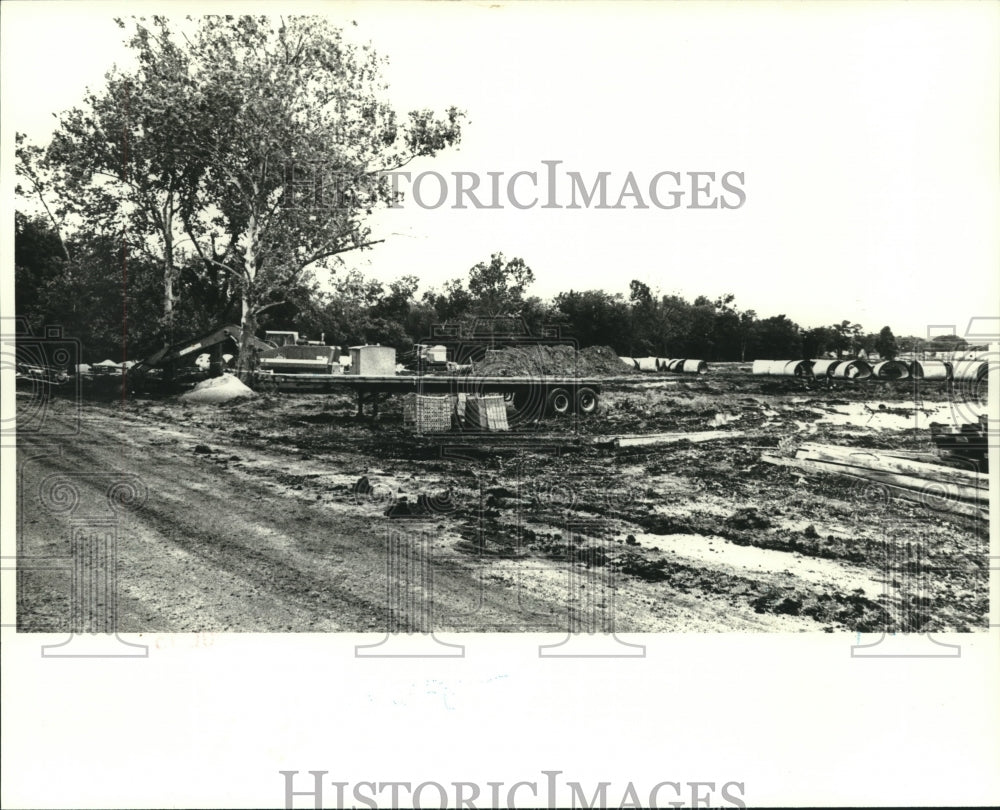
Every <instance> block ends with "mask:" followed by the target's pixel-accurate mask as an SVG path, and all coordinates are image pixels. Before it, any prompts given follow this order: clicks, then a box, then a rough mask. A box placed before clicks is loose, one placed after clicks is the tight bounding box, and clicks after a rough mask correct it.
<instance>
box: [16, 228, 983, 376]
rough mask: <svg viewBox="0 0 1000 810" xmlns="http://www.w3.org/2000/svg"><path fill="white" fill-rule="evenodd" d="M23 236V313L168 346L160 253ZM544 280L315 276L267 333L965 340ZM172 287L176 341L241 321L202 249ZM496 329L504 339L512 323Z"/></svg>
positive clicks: (852, 344)
mask: <svg viewBox="0 0 1000 810" xmlns="http://www.w3.org/2000/svg"><path fill="white" fill-rule="evenodd" d="M15 238H16V242H15V294H16V309H17V314H18V315H19V316H20V317H22V318H24V319H25V320H26V321H27V322H28V324H29V325H30V326H31V328H32V329H33V330H35V332H36V333H38V331H39V330H41V328H42V327H44V326H46V325H52V324H58V325H61V326H62V327H63V329H64V332H65V334H66V335H68V336H71V337H75V338H77V339H79V340H80V341H81V344H82V347H83V352H84V359H85V360H87V361H95V360H101V359H104V358H105V357H112V358H116V359H119V358H121V357H124V356H128V357H130V358H132V359H135V358H138V357H141V356H143V355H144V354H146V353H148V352H151V351H152V350H154V349H155V348H158V347H159V346H160V345H162V341H163V340H164V337H163V333H162V317H161V316H162V295H163V290H162V270H161V268H160V266H159V265H157V264H156V263H155V262H153V261H150V260H149V259H148V258H146V257H144V256H143V255H141V254H139V255H136V254H135V253H133V252H131V251H129V250H128V248H127V246H125V245H123V244H122V243H121V241H120V240H116V239H113V238H109V237H102V236H100V235H87V233H86V231H83V230H78V231H77V232H76V233H75V234H74V235H73V237H71V238H69V239H67V241H66V242H63V241H62V240H61V238H60V235H59V233H58V232H57V231H56V229H55V228H54V227H52V225H51V224H49V223H48V222H47V221H46V220H45V219H44V218H42V217H29V216H26V215H24V214H22V213H18V214H17V215H16V228H15ZM534 278H535V276H534V272H533V270H532V269H531V268H530V267H529V266H528V265H527V264H526V263H525V262H524V260H522V259H520V258H512V259H507V258H506V257H505V256H504V255H503V254H502V253H497V254H494V255H493V256H492V257H491V258H490V260H489V261H484V262H481V263H479V264H477V265H475V266H474V267H472V268H470V269H469V270H468V272H467V273H465V274H464V275H463V276H461V277H457V278H454V279H452V280H451V281H448V282H447V283H445V284H444V285H442V286H440V287H438V288H434V289H429V290H423V291H421V290H420V285H419V280H418V279H417V277H416V276H412V275H406V276H402V277H401V278H398V279H396V280H395V281H392V282H389V283H388V284H384V283H382V282H380V281H376V280H374V279H369V278H365V277H364V276H362V275H361V274H360V273H358V272H357V271H350V272H346V273H343V274H341V275H335V276H333V281H332V285H328V286H327V287H326V288H321V287H320V286H319V285H318V284H317V283H316V282H315V281H312V282H310V283H305V282H303V283H300V284H298V285H297V286H296V285H293V286H290V287H289V288H288V289H286V290H284V296H283V297H284V299H285V302H284V303H282V304H280V305H278V306H274V307H271V308H270V309H268V310H267V311H265V312H262V313H261V316H260V322H259V324H258V327H259V329H258V333H259V334H260V335H261V336H262V335H263V332H264V330H265V329H274V330H294V331H298V332H300V333H303V334H306V335H308V336H309V338H310V339H313V340H318V339H320V337H321V336H322V338H323V339H324V340H325V342H326V343H327V344H329V345H338V346H349V345H356V344H361V343H381V344H383V345H391V346H394V347H396V348H397V349H398V350H399V351H400V352H401V353H404V352H407V351H408V350H410V349H411V348H412V346H413V344H414V343H426V342H428V341H433V340H434V335H435V334H437V331H436V330H439V329H440V327H442V326H448V327H450V328H451V329H452V330H453V331H455V332H461V331H466V332H471V331H472V330H473V329H474V328H480V329H481V328H482V324H483V323H484V322H486V323H489V322H490V319H496V320H497V321H498V322H501V321H503V320H504V319H507V318H510V317H514V318H516V319H518V320H520V321H522V322H523V323H524V325H525V327H526V329H527V330H528V332H529V333H531V334H534V335H540V334H543V330H545V329H551V328H553V327H556V328H558V330H559V333H560V334H561V335H562V336H564V337H572V338H575V339H576V341H577V342H578V343H579V345H580V346H594V345H604V346H610V347H612V348H613V349H614V350H615V351H617V352H618V353H619V354H622V355H628V356H649V355H656V356H663V357H697V358H700V359H705V360H708V361H734V360H736V361H751V360H756V359H781V358H798V357H817V356H820V355H822V354H825V353H827V352H833V353H836V354H838V356H845V355H853V354H856V353H857V352H859V351H861V350H864V351H866V352H867V353H869V354H871V353H872V352H877V353H878V354H880V355H881V356H883V357H892V356H894V355H895V354H897V353H899V352H901V351H910V350H913V349H915V348H928V349H939V350H940V349H944V350H948V349H954V348H963V347H964V341H962V340H961V339H960V338H953V337H944V338H938V339H936V340H935V341H934V342H933V344H931V345H925V344H926V342H922V341H919V340H918V339H917V338H898V339H897V338H896V337H895V336H894V335H893V333H892V330H891V329H890V328H889V327H888V326H886V327H884V328H882V329H881V330H880V331H879V332H865V331H864V330H863V329H862V328H861V326H860V325H859V324H856V323H851V322H850V321H847V320H845V321H841V322H840V323H837V324H832V325H829V326H820V327H814V328H804V327H802V326H800V325H799V324H797V323H795V322H794V321H793V320H791V319H790V318H788V317H787V316H785V315H783V314H779V315H772V316H767V317H760V316H758V315H757V313H756V312H754V311H753V310H749V309H748V310H744V309H740V308H739V307H738V306H737V304H736V301H735V298H734V296H732V295H725V296H722V297H719V298H715V299H711V298H708V297H705V296H698V297H697V298H695V299H694V300H693V301H689V300H687V299H685V298H683V297H682V296H680V295H676V294H663V293H659V292H656V291H654V290H652V289H650V288H649V286H648V285H646V284H644V283H643V282H641V281H635V280H634V281H632V282H631V284H630V285H629V291H628V294H627V295H626V294H623V293H610V292H607V291H604V290H569V291H567V292H564V293H560V294H559V295H557V296H555V298H553V299H550V300H543V299H541V298H539V297H538V296H533V295H530V294H529V288H530V286H531V284H532V283H533V282H534ZM173 292H174V309H173V318H172V320H173V324H172V335H173V339H174V340H183V339H186V338H188V337H194V336H196V335H198V334H201V333H204V332H208V331H210V330H212V329H214V328H215V327H217V326H219V325H221V324H225V323H239V322H240V315H241V302H240V292H239V289H238V286H237V285H235V284H232V282H231V279H230V278H228V277H227V274H226V273H224V272H217V273H214V274H213V273H211V272H208V273H206V269H205V266H204V264H203V263H199V262H196V261H194V260H191V261H190V262H187V263H185V262H179V264H178V268H177V273H176V278H175V289H174V291H173ZM477 324H478V327H477ZM501 331H503V330H501ZM497 339H498V341H500V342H502V341H503V335H502V334H500V335H498V336H497Z"/></svg>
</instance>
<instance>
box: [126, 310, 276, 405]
mask: <svg viewBox="0 0 1000 810" xmlns="http://www.w3.org/2000/svg"><path fill="white" fill-rule="evenodd" d="M242 341H243V330H242V329H241V328H240V327H239V326H221V327H219V328H218V329H216V330H214V331H212V332H209V333H208V334H205V335H202V336H200V337H197V338H194V339H188V340H184V341H179V342H177V343H173V344H170V345H167V346H164V347H163V348H161V349H160V350H159V351H156V352H154V353H153V354H151V355H149V356H148V357H146V358H144V359H142V360H140V361H139V362H138V363H136V364H135V365H134V366H132V368H130V369H129V370H128V372H127V381H128V388H129V390H130V391H132V392H135V391H140V390H149V389H150V388H169V387H175V386H177V385H180V384H182V383H185V382H193V381H199V380H202V379H205V378H207V377H217V376H219V375H220V374H221V373H222V371H223V369H224V367H225V365H226V361H225V360H224V359H223V350H225V349H229V350H230V352H231V353H233V354H238V353H239V350H240V347H241V346H242ZM249 347H250V349H251V351H252V352H254V353H255V354H256V355H259V354H260V353H261V352H264V351H266V350H268V349H273V348H274V345H273V344H272V343H269V342H267V341H263V340H259V339H258V338H255V337H253V336H250V338H249ZM205 353H207V354H208V355H209V364H208V368H207V369H201V368H198V367H196V366H195V365H194V361H195V360H196V359H197V358H198V357H199V356H200V355H202V354H205ZM250 365H254V363H251V364H250Z"/></svg>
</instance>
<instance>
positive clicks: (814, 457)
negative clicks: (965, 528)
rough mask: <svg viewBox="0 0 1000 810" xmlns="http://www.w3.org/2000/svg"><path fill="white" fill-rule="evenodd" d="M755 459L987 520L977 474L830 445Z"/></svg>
mask: <svg viewBox="0 0 1000 810" xmlns="http://www.w3.org/2000/svg"><path fill="white" fill-rule="evenodd" d="M761 460H762V461H764V462H767V463H768V464H776V465H779V466H782V467H794V468H797V469H801V470H805V471H806V472H814V473H829V474H833V475H840V476H843V477H846V478H850V479H853V480H860V481H870V482H874V483H876V484H878V485H879V486H881V487H882V488H883V489H884V490H885V492H886V493H887V494H889V495H892V496H895V497H897V498H900V499H902V500H905V501H910V502H913V503H918V504H921V505H923V506H924V507H925V508H927V509H928V510H930V511H934V512H939V513H944V514H947V515H961V516H964V517H968V518H974V519H979V520H984V521H988V520H989V509H988V506H989V493H988V489H987V488H988V481H989V478H988V476H986V475H983V474H981V473H977V472H973V471H967V470H959V469H955V468H954V467H950V466H945V465H942V464H928V463H925V462H920V461H914V460H912V459H908V458H901V457H899V456H897V455H895V454H893V453H892V452H891V451H879V452H875V451H871V450H866V449H861V448H851V447H838V446H835V445H818V444H804V445H802V447H800V448H799V450H798V451H797V452H796V454H795V457H794V458H786V457H783V456H777V455H773V454H769V453H764V454H762V455H761Z"/></svg>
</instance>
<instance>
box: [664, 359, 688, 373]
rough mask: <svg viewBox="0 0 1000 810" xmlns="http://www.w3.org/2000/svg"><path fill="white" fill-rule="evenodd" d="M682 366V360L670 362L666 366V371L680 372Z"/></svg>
mask: <svg viewBox="0 0 1000 810" xmlns="http://www.w3.org/2000/svg"><path fill="white" fill-rule="evenodd" d="M683 366H684V361H683V360H671V361H670V363H669V364H668V366H667V371H677V372H680V371H681V370H682V367H683Z"/></svg>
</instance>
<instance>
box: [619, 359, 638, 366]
mask: <svg viewBox="0 0 1000 810" xmlns="http://www.w3.org/2000/svg"><path fill="white" fill-rule="evenodd" d="M618 359H619V360H621V361H622V362H623V363H624V364H625V365H626V366H628V367H629V368H639V366H638V365H637V364H636V362H635V360H634V359H633V358H631V357H619V358H618Z"/></svg>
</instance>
